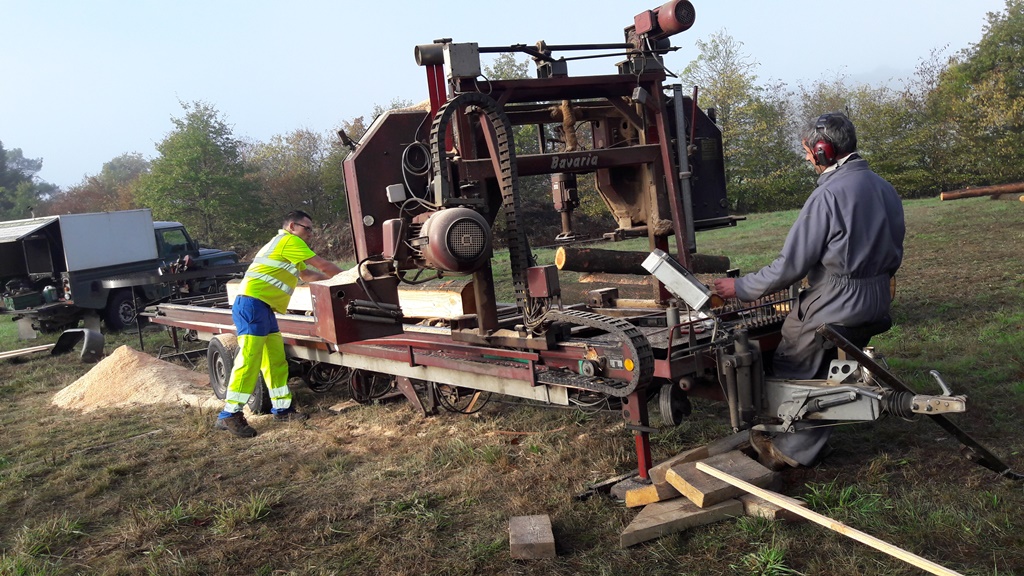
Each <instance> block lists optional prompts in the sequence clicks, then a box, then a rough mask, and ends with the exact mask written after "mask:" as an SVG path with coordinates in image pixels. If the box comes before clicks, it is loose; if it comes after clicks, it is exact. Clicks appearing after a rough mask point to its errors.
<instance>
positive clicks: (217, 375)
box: [206, 334, 238, 400]
mask: <svg viewBox="0 0 1024 576" xmlns="http://www.w3.org/2000/svg"><path fill="white" fill-rule="evenodd" d="M236 354H238V338H236V337H235V335H234V334H221V335H219V336H214V337H213V339H212V340H210V346H209V347H208V348H207V349H206V365H207V368H209V370H208V371H209V373H210V387H211V388H213V395H214V396H216V397H217V398H218V399H219V400H223V399H224V398H225V397H226V396H227V395H228V382H229V380H230V379H231V369H232V367H233V366H234V364H235V355H236Z"/></svg>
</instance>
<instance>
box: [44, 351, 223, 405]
mask: <svg viewBox="0 0 1024 576" xmlns="http://www.w3.org/2000/svg"><path fill="white" fill-rule="evenodd" d="M51 403H52V404H54V405H56V406H59V407H61V408H68V409H73V410H81V411H82V412H92V411H93V410H96V409H98V408H110V407H128V406H134V405H139V404H187V405H190V406H203V407H210V408H216V407H220V405H221V401H219V400H217V399H216V398H215V397H214V396H213V392H212V391H211V390H210V381H209V378H208V376H207V375H206V374H200V373H198V372H193V371H191V370H189V369H188V368H184V367H182V366H177V365H175V364H171V363H169V362H165V361H163V360H157V359H156V358H154V357H152V356H150V355H149V354H146V353H145V352H139V351H137V350H134V349H132V348H129V347H128V346H121V347H120V348H118V349H117V350H114V353H113V354H111V355H110V356H107V357H106V358H104V359H103V360H102V361H100V363H98V364H96V366H93V368H92V370H89V371H88V372H87V373H86V374H85V375H84V376H82V377H81V378H79V379H78V380H76V381H75V382H74V383H72V384H70V385H69V386H68V387H66V388H64V389H63V390H61V391H60V392H57V394H55V395H54V396H53V400H52V401H51Z"/></svg>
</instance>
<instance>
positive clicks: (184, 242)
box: [153, 221, 238, 268]
mask: <svg viewBox="0 0 1024 576" xmlns="http://www.w3.org/2000/svg"><path fill="white" fill-rule="evenodd" d="M153 228H154V230H155V233H156V250H157V254H158V255H159V257H160V259H161V260H163V261H164V263H165V264H171V263H172V262H175V261H177V260H179V259H183V258H184V257H186V256H188V257H189V258H190V259H191V260H192V262H193V263H194V265H196V266H198V267H199V268H205V267H207V266H223V265H227V264H237V263H238V254H236V253H234V252H228V251H225V250H218V249H216V248H203V247H202V246H200V244H199V242H196V241H195V240H193V239H192V237H191V236H189V234H188V230H186V229H185V226H184V225H182V224H181V223H180V222H164V221H158V222H153Z"/></svg>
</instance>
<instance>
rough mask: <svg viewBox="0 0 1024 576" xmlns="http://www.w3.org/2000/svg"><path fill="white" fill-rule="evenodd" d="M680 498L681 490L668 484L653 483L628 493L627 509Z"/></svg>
mask: <svg viewBox="0 0 1024 576" xmlns="http://www.w3.org/2000/svg"><path fill="white" fill-rule="evenodd" d="M679 496H680V494H679V490H676V489H675V487H674V486H672V485H671V484H669V483H668V482H652V483H650V484H647V485H646V486H640V487H638V488H633V489H632V490H630V491H628V492H626V508H639V507H640V506H646V505H648V504H654V503H655V502H661V501H663V500H671V499H673V498H678V497H679Z"/></svg>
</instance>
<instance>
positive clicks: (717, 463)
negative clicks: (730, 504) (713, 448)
mask: <svg viewBox="0 0 1024 576" xmlns="http://www.w3.org/2000/svg"><path fill="white" fill-rule="evenodd" d="M704 462H705V463H706V464H707V465H708V466H712V467H714V468H717V469H719V470H721V471H723V472H726V473H728V474H731V475H733V476H735V477H737V478H740V479H742V480H745V481H747V482H749V483H751V484H753V485H755V486H762V487H763V486H767V485H768V484H770V483H771V481H772V478H773V476H774V473H773V472H772V471H771V470H769V469H767V468H765V467H764V466H762V465H761V464H759V463H757V462H755V461H754V460H751V459H750V458H748V457H747V456H746V455H745V454H743V453H742V452H740V451H739V450H734V451H732V452H726V453H725V454H719V455H718V456H712V457H710V458H707V459H705V460H704ZM665 479H666V480H667V481H668V483H669V484H671V485H672V486H673V487H675V489H676V490H678V491H679V493H680V494H682V495H683V496H686V497H687V498H688V499H689V500H690V501H691V502H693V503H694V504H696V505H697V506H699V507H700V508H707V507H708V506H713V505H715V504H717V503H719V502H723V501H725V500H728V499H730V498H735V497H737V496H739V495H740V494H743V490H741V489H739V488H737V487H735V486H733V485H732V484H729V483H728V482H725V481H723V480H719V479H717V478H714V477H712V476H710V475H708V474H705V473H703V472H701V471H699V470H697V463H696V462H684V463H682V464H677V465H676V466H674V467H673V468H671V469H669V471H668V472H667V473H666V474H665Z"/></svg>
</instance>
